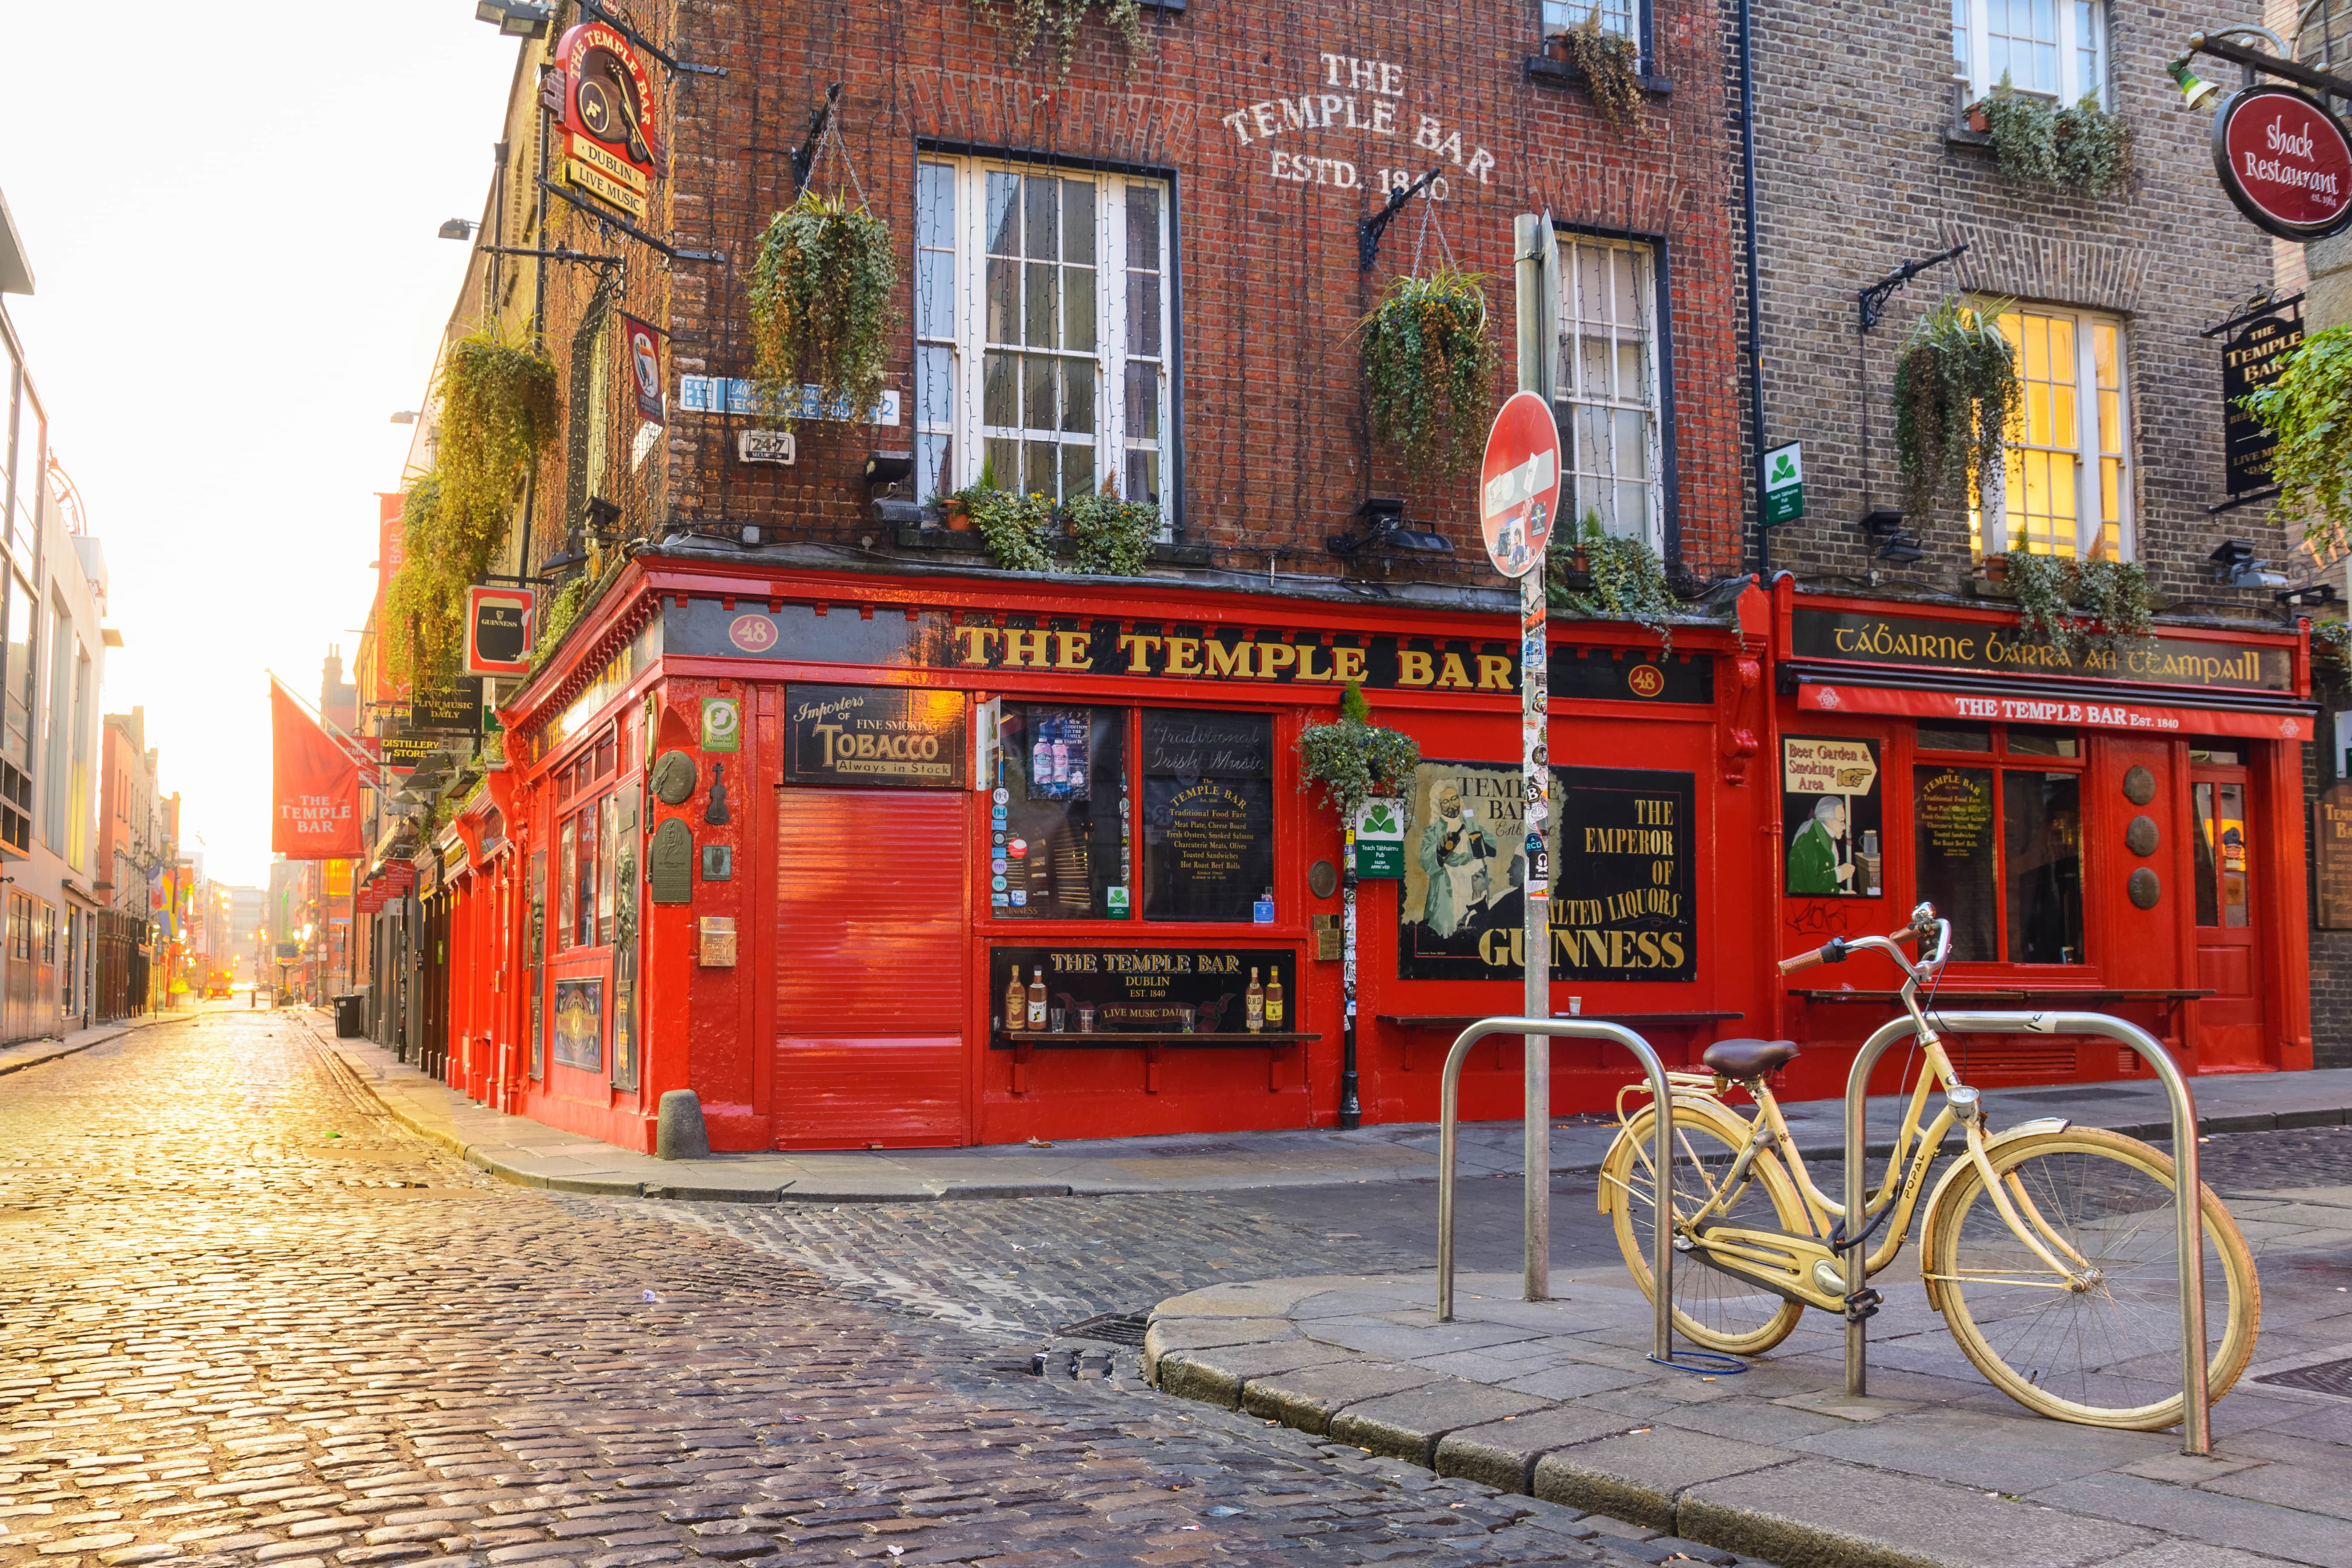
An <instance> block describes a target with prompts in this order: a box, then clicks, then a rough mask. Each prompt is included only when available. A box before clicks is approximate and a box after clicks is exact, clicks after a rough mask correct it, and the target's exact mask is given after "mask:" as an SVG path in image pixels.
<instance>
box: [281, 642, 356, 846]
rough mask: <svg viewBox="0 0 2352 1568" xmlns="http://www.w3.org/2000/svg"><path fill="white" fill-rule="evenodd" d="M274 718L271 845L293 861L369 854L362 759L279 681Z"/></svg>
mask: <svg viewBox="0 0 2352 1568" xmlns="http://www.w3.org/2000/svg"><path fill="white" fill-rule="evenodd" d="M269 719H270V738H271V768H270V773H271V784H272V786H273V788H272V791H271V795H272V797H273V798H272V806H273V813H272V817H271V822H270V834H269V847H270V848H272V849H274V850H276V851H277V852H278V854H280V855H283V856H285V857H286V858H288V859H289V860H355V859H357V858H360V857H361V856H362V855H365V854H366V853H367V845H366V843H365V842H364V841H363V840H362V837H361V833H360V770H359V763H357V762H356V761H354V760H353V759H352V756H351V754H350V753H349V752H345V751H344V750H343V749H342V748H341V746H338V745H337V744H335V742H333V741H331V740H330V739H328V737H327V733H326V731H323V730H321V729H320V728H319V726H318V724H317V723H316V722H315V721H312V719H311V718H310V715H309V714H307V713H305V712H303V711H302V708H301V704H299V702H297V701H295V700H294V699H293V698H292V697H290V696H289V695H288V694H287V692H286V689H285V688H283V687H281V686H279V685H278V683H277V682H276V681H274V680H273V681H271V682H270V683H269ZM346 876H348V872H347V873H346Z"/></svg>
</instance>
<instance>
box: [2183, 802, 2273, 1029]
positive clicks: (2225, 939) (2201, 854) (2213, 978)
mask: <svg viewBox="0 0 2352 1568" xmlns="http://www.w3.org/2000/svg"><path fill="white" fill-rule="evenodd" d="M2189 798H2190V805H2191V815H2192V816H2193V817H2194V826H2195V842H2194V843H2193V844H2192V845H2191V846H2190V853H2191V854H2192V855H2193V856H2194V857H2195V869H2194V879H2195V881H2194V889H2193V891H2194V893H2195V897H2196V904H2197V909H2196V919H2197V984H2198V985H2199V986H2200V987H2201V988H2202V989H2204V990H2207V991H2210V992H2212V993H2214V994H2212V995H2210V996H2208V997H2206V998H2205V999H2204V1000H2203V1001H2201V1002H2200V1003H2199V1004H2198V1005H2197V1008H2198V1026H2197V1065H2198V1068H2199V1069H2200V1070H2201V1071H2205V1072H2214V1071H2222V1072H2227V1071H2230V1070H2231V1069H2233V1068H2235V1069H2240V1070H2243V1069H2248V1068H2260V1067H2263V1066H2265V1065H2266V1063H2265V1060H2264V1057H2263V999H2262V996H2261V994H2260V993H2259V992H2258V991H2257V990H2256V989H2255V985H2254V976H2255V973H2256V972H2257V970H2258V968H2259V964H2258V963H2257V962H2256V957H2255V952H2254V945H2255V936H2254V900H2253V877H2254V854H2253V849H2254V842H2253V841H2254V837H2255V836H2256V834H2257V832H2258V830H2259V825H2258V824H2256V823H2255V822H2254V821H2253V819H2252V806H2253V789H2252V783H2251V781H2250V780H2249V778H2248V777H2247V773H2246V770H2245V769H2244V768H2242V767H2217V766H2205V765H2200V766H2199V767H2197V768H2195V769H2193V770H2192V771H2191V773H2189Z"/></svg>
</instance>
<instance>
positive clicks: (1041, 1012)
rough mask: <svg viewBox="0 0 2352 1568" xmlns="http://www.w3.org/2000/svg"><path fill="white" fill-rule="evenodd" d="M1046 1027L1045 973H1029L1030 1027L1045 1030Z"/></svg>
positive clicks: (1038, 971) (1039, 970)
mask: <svg viewBox="0 0 2352 1568" xmlns="http://www.w3.org/2000/svg"><path fill="white" fill-rule="evenodd" d="M1029 1027H1031V1028H1033V1029H1038V1030H1043V1029H1044V1028H1045V971H1044V970H1043V969H1033V970H1031V971H1030V972H1029Z"/></svg>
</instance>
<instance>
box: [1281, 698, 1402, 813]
mask: <svg viewBox="0 0 2352 1568" xmlns="http://www.w3.org/2000/svg"><path fill="white" fill-rule="evenodd" d="M1371 720H1372V708H1371V704H1370V703H1369V702H1367V701H1366V700H1364V690H1363V688H1362V687H1361V686H1360V685H1358V684H1357V683H1356V682H1355V681H1352V680H1351V681H1349V682H1348V687H1347V689H1346V690H1344V691H1342V692H1341V693H1340V694H1339V718H1338V719H1337V720H1336V721H1333V722H1331V723H1328V724H1307V725H1304V726H1302V727H1301V728H1300V730H1299V731H1298V787H1299V788H1300V789H1301V790H1305V789H1306V788H1307V786H1308V785H1309V784H1320V785H1321V786H1322V788H1323V799H1324V801H1325V803H1326V804H1328V805H1329V806H1330V807H1331V809H1332V810H1334V811H1336V812H1338V813H1339V820H1340V821H1341V822H1342V823H1349V822H1353V821H1354V820H1355V817H1356V812H1357V811H1358V809H1359V808H1360V807H1361V806H1362V805H1363V804H1364V802H1366V801H1368V800H1370V799H1371V798H1372V797H1373V796H1375V795H1397V794H1400V793H1402V790H1403V788H1404V786H1405V784H1406V782H1407V781H1408V780H1410V779H1411V778H1412V770H1413V769H1415V768H1416V767H1419V766H1420V765H1421V745H1420V743H1419V742H1416V741H1415V740H1413V738H1412V736H1410V735H1407V734H1405V733H1403V732H1402V731H1397V730H1390V729H1385V728H1383V727H1382V726H1381V725H1378V724H1375V723H1373V722H1372V721H1371Z"/></svg>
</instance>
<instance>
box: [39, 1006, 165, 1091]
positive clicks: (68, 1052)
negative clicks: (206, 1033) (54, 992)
mask: <svg viewBox="0 0 2352 1568" xmlns="http://www.w3.org/2000/svg"><path fill="white" fill-rule="evenodd" d="M194 1016H195V1014H194V1012H183V1013H146V1014H142V1015H141V1016H138V1017H135V1018H118V1019H116V1020H115V1021H114V1022H113V1023H111V1024H99V1025H95V1026H92V1027H90V1028H87V1029H76V1030H75V1031H74V1032H73V1033H72V1034H70V1035H66V1036H62V1037H58V1036H52V1037H49V1038H48V1039H46V1040H22V1041H19V1042H18V1043H17V1044H16V1045H13V1046H0V1077H5V1076H6V1075H8V1074H9V1073H12V1072H22V1071H24V1070H25V1069H26V1068H37V1067H39V1066H40V1065H41V1064H42V1063H43V1062H53V1061H55V1060H57V1059H58V1058H59V1057H69V1056H72V1055H73V1054H74V1053H75V1052H77V1051H86V1050H88V1049H89V1048H90V1047H92V1046H102V1045H104V1044H106V1043H107V1042H108V1041H109V1040H119V1039H121V1038H122V1037H123V1036H125V1035H127V1034H129V1033H130V1032H131V1030H133V1029H143V1028H146V1027H147V1026H149V1025H151V1024H167V1023H170V1022H172V1021H173V1020H174V1019H177V1018H193V1017H194Z"/></svg>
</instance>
